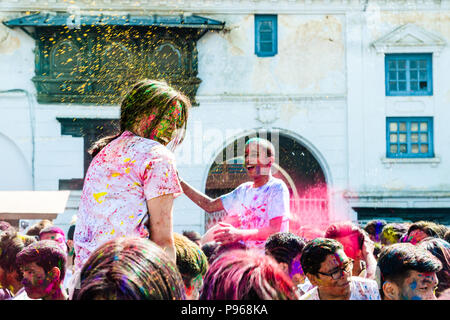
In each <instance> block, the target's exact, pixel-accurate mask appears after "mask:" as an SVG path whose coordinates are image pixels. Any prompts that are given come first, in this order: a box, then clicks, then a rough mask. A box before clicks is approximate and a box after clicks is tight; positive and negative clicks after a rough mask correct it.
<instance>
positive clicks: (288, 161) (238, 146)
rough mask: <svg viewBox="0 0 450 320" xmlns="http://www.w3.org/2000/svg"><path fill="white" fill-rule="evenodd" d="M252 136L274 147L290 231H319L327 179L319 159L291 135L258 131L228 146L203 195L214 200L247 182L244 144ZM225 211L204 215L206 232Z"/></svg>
mask: <svg viewBox="0 0 450 320" xmlns="http://www.w3.org/2000/svg"><path fill="white" fill-rule="evenodd" d="M252 137H261V138H265V139H268V140H269V141H271V142H272V143H273V144H274V145H275V149H276V151H277V152H276V156H275V165H274V168H273V175H274V176H275V177H276V178H279V179H282V180H283V181H284V182H285V183H286V185H287V186H288V189H289V192H290V197H291V214H292V217H291V222H290V229H291V231H293V232H296V233H302V232H298V230H299V229H300V227H303V228H302V230H304V229H305V230H306V229H309V230H311V229H318V230H323V227H324V226H326V225H328V222H329V219H328V216H329V214H328V211H329V210H328V209H329V199H328V186H327V178H326V176H325V173H324V170H323V168H322V166H321V164H320V162H319V160H318V159H317V158H316V157H315V156H314V155H313V153H312V152H311V150H310V149H309V148H308V147H306V146H305V144H304V143H302V142H300V141H299V139H296V138H294V137H293V136H292V135H290V134H288V133H284V132H279V131H277V130H272V131H266V130H261V131H257V132H253V133H250V134H247V135H245V136H242V137H239V138H237V139H235V140H234V141H232V142H231V143H229V144H228V145H227V146H226V147H225V148H224V149H223V150H222V152H220V153H219V154H218V155H217V157H216V158H215V160H214V162H213V164H212V165H211V166H210V168H209V172H208V177H207V179H206V186H205V193H206V194H207V195H208V196H210V197H211V198H217V197H219V196H221V195H223V194H226V193H228V192H230V191H232V190H234V189H235V188H236V187H237V186H239V185H240V184H241V183H244V182H246V181H250V178H249V177H248V175H247V171H246V169H245V167H244V166H243V163H244V150H245V143H246V142H247V141H248V140H249V139H250V138H252ZM225 214H226V213H225V212H216V213H213V214H206V216H205V229H206V230H207V229H209V228H210V227H212V226H213V225H214V224H216V223H218V222H219V221H221V220H222V219H223V217H224V216H225Z"/></svg>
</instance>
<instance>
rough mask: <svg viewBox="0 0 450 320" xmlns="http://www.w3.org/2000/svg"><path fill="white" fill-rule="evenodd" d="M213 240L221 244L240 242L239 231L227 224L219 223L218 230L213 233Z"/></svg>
mask: <svg viewBox="0 0 450 320" xmlns="http://www.w3.org/2000/svg"><path fill="white" fill-rule="evenodd" d="M214 240H215V241H216V242H221V243H231V242H236V241H239V240H242V236H241V232H240V230H239V229H237V228H235V227H233V226H232V225H231V224H229V223H225V222H220V223H219V225H218V228H217V229H216V230H215V231H214Z"/></svg>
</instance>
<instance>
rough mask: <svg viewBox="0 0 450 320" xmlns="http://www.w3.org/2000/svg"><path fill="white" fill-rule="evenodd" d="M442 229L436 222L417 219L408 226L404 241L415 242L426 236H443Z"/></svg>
mask: <svg viewBox="0 0 450 320" xmlns="http://www.w3.org/2000/svg"><path fill="white" fill-rule="evenodd" d="M444 230H445V229H444V228H442V227H441V226H440V225H438V224H437V223H434V222H431V221H417V222H414V223H413V224H411V225H410V226H409V229H408V233H407V236H406V238H407V239H406V241H407V242H410V243H412V244H417V243H418V242H420V241H421V240H423V239H425V238H428V237H434V238H444V235H445V231H444Z"/></svg>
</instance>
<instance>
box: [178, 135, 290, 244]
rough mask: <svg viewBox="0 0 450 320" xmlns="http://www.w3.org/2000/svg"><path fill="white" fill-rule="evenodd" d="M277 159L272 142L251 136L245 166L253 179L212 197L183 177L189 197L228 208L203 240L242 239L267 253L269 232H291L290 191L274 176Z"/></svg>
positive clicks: (206, 206)
mask: <svg viewBox="0 0 450 320" xmlns="http://www.w3.org/2000/svg"><path fill="white" fill-rule="evenodd" d="M274 160H275V147H274V146H273V144H272V143H270V142H269V141H268V140H265V139H261V138H252V139H250V140H249V141H248V142H247V143H246V145H245V168H246V169H247V172H248V175H249V176H250V178H251V179H252V181H249V182H245V183H243V184H241V185H240V186H238V187H237V188H236V189H235V190H233V191H232V192H230V193H228V194H225V195H223V196H221V197H219V198H216V199H211V198H209V197H208V196H207V195H205V194H203V193H202V192H200V191H198V190H196V189H195V188H193V187H192V186H190V185H189V184H188V183H186V182H185V181H183V180H181V186H182V187H183V191H184V193H185V194H186V196H187V197H188V198H190V199H191V200H192V201H193V202H194V203H196V204H197V205H198V206H199V207H201V208H202V209H203V210H205V211H207V212H216V211H221V210H225V211H226V213H227V216H226V217H225V219H224V220H223V221H222V222H220V223H219V224H217V225H215V226H214V227H212V228H211V229H210V230H209V231H208V232H207V233H206V234H205V235H204V236H203V239H206V238H211V239H210V240H214V241H217V242H220V243H222V244H226V243H231V242H238V241H239V242H243V243H245V244H246V245H247V246H248V247H249V248H253V249H259V250H261V251H262V252H264V243H265V241H266V239H267V238H268V237H269V236H270V235H272V234H274V233H276V232H288V231H289V218H290V208H289V190H288V188H287V186H286V184H285V183H284V182H283V181H282V180H281V179H277V178H274V177H273V176H272V174H271V167H272V164H273V163H274ZM205 241H206V240H205ZM208 241H209V240H208Z"/></svg>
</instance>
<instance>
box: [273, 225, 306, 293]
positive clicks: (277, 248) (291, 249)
mask: <svg viewBox="0 0 450 320" xmlns="http://www.w3.org/2000/svg"><path fill="white" fill-rule="evenodd" d="M304 247H305V241H304V239H302V238H301V237H299V236H297V235H295V234H293V233H291V232H277V233H274V234H272V235H271V236H270V237H269V238H267V240H266V243H265V252H266V254H267V255H270V256H271V257H273V258H274V259H275V260H276V261H277V262H278V263H279V264H280V265H281V267H282V269H283V270H285V271H286V273H287V274H288V275H289V276H290V278H291V279H292V280H293V281H294V283H295V284H299V283H303V280H304V277H303V270H302V268H301V265H300V257H301V254H302V250H303V248H304Z"/></svg>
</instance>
